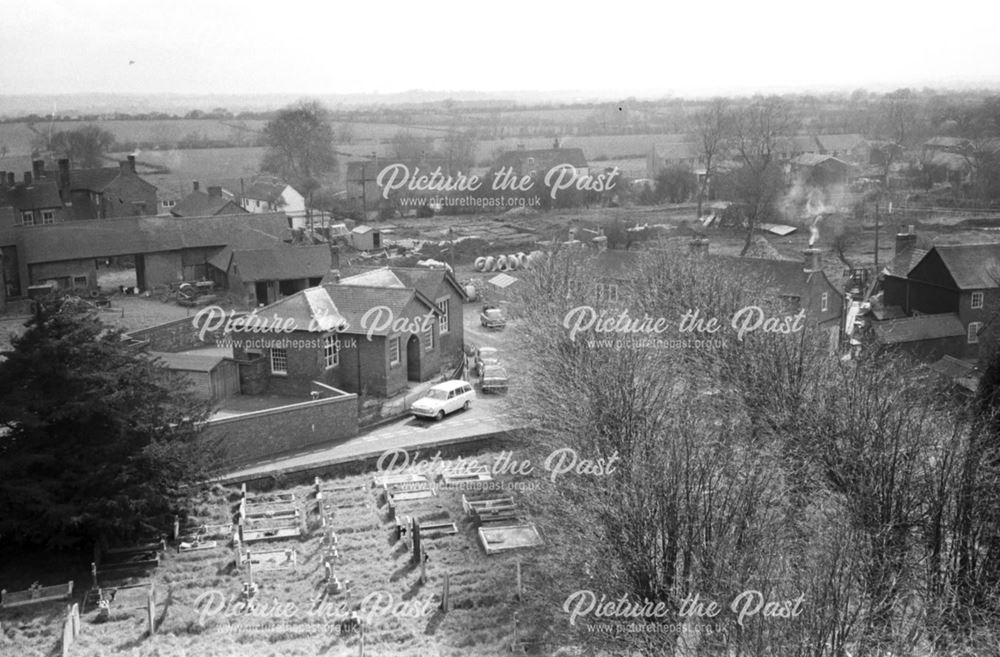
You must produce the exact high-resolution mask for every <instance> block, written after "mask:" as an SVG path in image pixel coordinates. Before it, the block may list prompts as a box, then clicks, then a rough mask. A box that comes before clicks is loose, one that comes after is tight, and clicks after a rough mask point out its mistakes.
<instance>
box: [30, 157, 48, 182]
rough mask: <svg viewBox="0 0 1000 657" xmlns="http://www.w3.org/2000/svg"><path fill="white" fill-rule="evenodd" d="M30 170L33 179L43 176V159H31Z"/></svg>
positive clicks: (39, 178)
mask: <svg viewBox="0 0 1000 657" xmlns="http://www.w3.org/2000/svg"><path fill="white" fill-rule="evenodd" d="M31 171H32V175H33V176H34V178H35V180H41V179H42V178H44V177H45V160H32V162H31Z"/></svg>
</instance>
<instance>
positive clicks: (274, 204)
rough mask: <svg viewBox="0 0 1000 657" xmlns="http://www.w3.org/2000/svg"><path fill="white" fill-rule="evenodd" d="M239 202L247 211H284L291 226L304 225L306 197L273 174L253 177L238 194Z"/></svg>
mask: <svg viewBox="0 0 1000 657" xmlns="http://www.w3.org/2000/svg"><path fill="white" fill-rule="evenodd" d="M239 204H240V205H241V206H243V208H244V209H245V210H246V211H247V212H253V213H261V212H284V213H285V215H287V216H288V218H289V219H291V220H292V226H293V227H295V228H301V227H303V226H305V216H306V199H305V197H304V196H303V195H302V194H301V193H300V192H299V191H298V190H296V189H295V188H294V187H292V186H291V185H289V184H288V183H286V182H284V181H283V180H281V179H279V178H275V177H273V176H260V177H257V178H255V179H254V180H253V181H252V182H251V183H250V184H249V185H248V186H247V187H246V189H245V190H243V191H242V192H241V194H240V200H239Z"/></svg>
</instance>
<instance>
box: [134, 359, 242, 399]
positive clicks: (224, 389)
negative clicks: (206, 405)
mask: <svg viewBox="0 0 1000 657" xmlns="http://www.w3.org/2000/svg"><path fill="white" fill-rule="evenodd" d="M149 355H150V356H152V357H155V358H159V359H160V361H161V362H162V363H163V365H164V366H165V367H166V368H167V369H169V370H170V371H172V372H176V373H178V374H180V375H181V376H183V377H184V378H185V379H187V380H188V381H189V382H190V383H191V392H192V393H193V394H195V395H197V396H198V397H200V398H202V399H207V400H209V401H211V402H213V403H214V402H220V401H223V400H225V399H228V398H230V397H232V396H234V395H237V394H239V392H240V374H239V368H238V367H237V365H236V362H235V361H234V360H233V359H231V358H226V357H225V356H222V355H219V354H217V353H212V352H204V353H200V352H198V351H182V352H178V353H169V352H164V351H151V352H149Z"/></svg>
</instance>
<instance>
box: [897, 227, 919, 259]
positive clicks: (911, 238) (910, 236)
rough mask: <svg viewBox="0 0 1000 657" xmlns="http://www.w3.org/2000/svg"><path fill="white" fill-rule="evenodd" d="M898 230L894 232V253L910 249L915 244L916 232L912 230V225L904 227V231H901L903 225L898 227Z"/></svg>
mask: <svg viewBox="0 0 1000 657" xmlns="http://www.w3.org/2000/svg"><path fill="white" fill-rule="evenodd" d="M899 230H900V232H898V233H896V253H895V255H899V254H900V253H903V252H904V251H906V250H908V249H912V248H913V247H914V246H916V245H917V234H916V233H915V232H914V230H913V226H912V225H909V226H907V227H906V232H905V233H904V232H903V227H902V226H900V227H899Z"/></svg>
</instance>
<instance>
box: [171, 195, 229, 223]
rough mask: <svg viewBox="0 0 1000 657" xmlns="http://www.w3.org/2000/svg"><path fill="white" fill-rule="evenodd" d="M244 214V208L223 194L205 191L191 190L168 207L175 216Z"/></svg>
mask: <svg viewBox="0 0 1000 657" xmlns="http://www.w3.org/2000/svg"><path fill="white" fill-rule="evenodd" d="M223 212H224V213H225V214H245V213H246V210H244V209H243V208H241V207H240V206H238V205H236V204H235V203H233V202H232V201H231V200H230V199H227V198H225V197H224V196H212V195H210V194H206V193H205V192H191V193H190V194H188V195H187V196H185V197H184V198H183V199H181V200H180V201H178V202H177V205H175V206H174V207H172V208H170V214H172V215H174V216H175V217H210V216H212V215H216V214H221V213H223Z"/></svg>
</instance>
